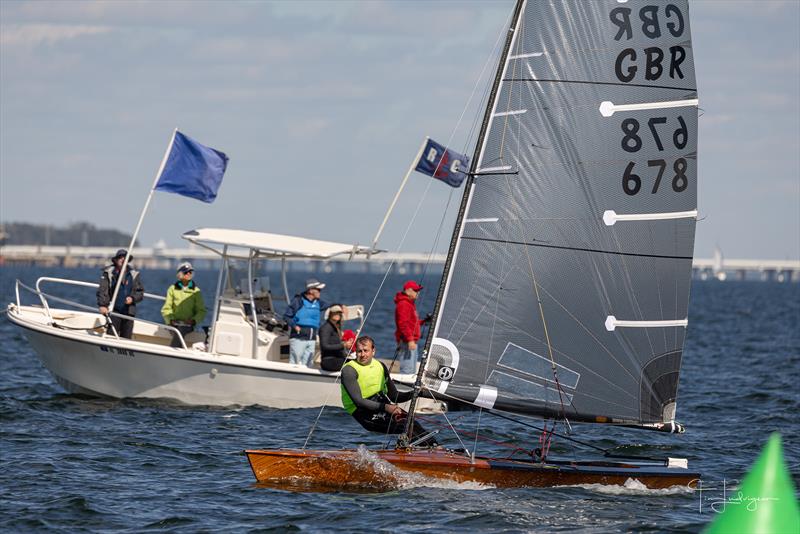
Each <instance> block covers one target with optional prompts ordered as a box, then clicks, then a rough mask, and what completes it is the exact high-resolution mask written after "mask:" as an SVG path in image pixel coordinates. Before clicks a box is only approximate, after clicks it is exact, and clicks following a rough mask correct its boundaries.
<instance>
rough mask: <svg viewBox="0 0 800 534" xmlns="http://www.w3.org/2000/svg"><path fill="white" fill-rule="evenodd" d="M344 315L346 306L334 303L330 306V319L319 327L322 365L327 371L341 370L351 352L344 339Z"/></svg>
mask: <svg viewBox="0 0 800 534" xmlns="http://www.w3.org/2000/svg"><path fill="white" fill-rule="evenodd" d="M343 316H344V308H343V307H342V306H341V305H340V304H332V305H331V307H330V308H328V320H327V321H325V322H324V323H323V324H322V326H320V327H319V348H320V352H321V356H322V358H321V359H320V367H322V368H323V369H324V370H325V371H339V370H340V369H341V368H342V365H343V364H344V361H345V360H346V359H347V354H348V353H349V352H350V350H349V349H350V347H345V345H344V340H343V339H342V336H343V334H342V317H343ZM351 345H352V343H351Z"/></svg>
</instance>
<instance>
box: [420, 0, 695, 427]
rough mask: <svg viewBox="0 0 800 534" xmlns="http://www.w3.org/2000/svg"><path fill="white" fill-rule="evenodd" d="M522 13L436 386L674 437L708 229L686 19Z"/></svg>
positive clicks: (566, 11) (474, 398) (462, 246)
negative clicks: (702, 231) (696, 275)
mask: <svg viewBox="0 0 800 534" xmlns="http://www.w3.org/2000/svg"><path fill="white" fill-rule="evenodd" d="M519 7H521V9H519ZM519 7H518V9H519V15H518V17H517V18H516V19H515V20H514V21H513V23H512V28H511V30H512V35H511V37H510V41H509V45H508V47H507V51H506V52H505V53H504V55H503V57H502V58H501V62H500V65H499V71H498V81H496V84H495V87H494V91H493V93H492V98H491V99H490V102H489V106H488V109H487V115H486V119H485V121H484V128H483V130H482V133H481V138H480V139H479V141H478V144H477V149H476V154H475V156H474V157H473V166H472V174H471V176H470V179H469V181H468V182H467V186H466V189H465V193H464V194H465V198H464V201H463V204H462V212H461V214H460V217H459V220H458V222H457V226H456V231H455V234H454V238H453V242H452V243H451V250H450V255H449V261H448V264H447V265H446V270H445V278H444V279H443V283H442V287H441V288H440V294H439V299H438V300H437V314H436V325H435V329H434V332H433V335H432V339H431V340H430V341H429V346H428V352H429V359H428V362H427V366H426V370H425V372H424V374H423V383H424V385H425V386H426V387H427V388H428V389H429V390H431V391H432V392H433V393H434V394H443V395H446V396H449V397H454V398H458V399H462V400H464V401H467V402H471V403H473V404H475V405H477V406H483V407H486V408H494V409H501V410H506V411H511V412H517V413H525V414H535V415H540V416H545V417H562V416H563V417H567V418H568V419H574V420H583V421H592V422H613V423H627V424H646V423H659V422H667V421H671V420H674V416H675V401H676V397H677V387H678V376H679V372H680V365H681V355H682V351H683V343H684V338H685V331H686V321H687V310H688V299H689V289H690V282H691V269H692V254H693V249H694V231H695V222H696V215H697V212H696V207H697V90H696V83H695V75H694V62H693V54H692V45H691V38H690V32H689V12H688V5H687V2H686V1H680V0H678V1H673V2H667V3H662V2H618V1H616V0H602V1H600V0H597V1H588V2H587V1H583V0H574V1H556V0H553V1H544V0H542V1H528V2H522V4H521V6H519Z"/></svg>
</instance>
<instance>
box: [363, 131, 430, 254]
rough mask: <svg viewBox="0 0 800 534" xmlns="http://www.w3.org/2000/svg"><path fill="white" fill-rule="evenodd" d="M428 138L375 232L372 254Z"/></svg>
mask: <svg viewBox="0 0 800 534" xmlns="http://www.w3.org/2000/svg"><path fill="white" fill-rule="evenodd" d="M428 139H429V137H428V136H425V139H423V140H422V145H421V146H420V147H419V150H418V151H417V155H416V156H414V161H412V162H411V166H410V167H409V168H408V171H407V172H406V175H405V176H404V177H403V181H402V182H400V189H398V190H397V193H395V195H394V199H392V203H391V204H390V205H389V210H388V211H387V212H386V215H385V216H384V218H383V222H382V223H381V226H380V227H379V228H378V233H377V234H375V239H373V240H372V246H371V247H370V252H369V254H371V253H372V251H373V250H375V247H376V246H377V245H378V239H379V238H380V237H381V234H382V233H383V227H384V226H386V221H388V220H389V216H390V215H391V214H392V211H393V210H394V206H395V204H397V199H398V198H400V193H402V192H403V188H404V187H405V186H406V182H408V177H409V176H411V173H412V172H414V168H415V167H416V166H417V164H418V163H419V158H421V157H422V152H423V151H424V150H425V146H426V145H427V144H428Z"/></svg>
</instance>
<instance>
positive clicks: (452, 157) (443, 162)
mask: <svg viewBox="0 0 800 534" xmlns="http://www.w3.org/2000/svg"><path fill="white" fill-rule="evenodd" d="M468 166H469V158H468V157H467V156H465V155H463V154H459V153H458V152H454V151H453V150H450V149H448V148H447V147H444V146H442V145H440V144H439V143H437V142H436V141H434V140H433V139H428V142H427V143H426V145H425V149H424V150H423V151H422V156H421V157H420V158H419V161H418V162H417V166H416V167H415V170H416V171H419V172H421V173H423V174H427V175H428V176H433V177H434V178H436V179H437V180H441V181H443V182H444V183H446V184H447V185H449V186H451V187H459V186H460V185H461V183H462V182H463V181H464V178H466V177H467V167H468Z"/></svg>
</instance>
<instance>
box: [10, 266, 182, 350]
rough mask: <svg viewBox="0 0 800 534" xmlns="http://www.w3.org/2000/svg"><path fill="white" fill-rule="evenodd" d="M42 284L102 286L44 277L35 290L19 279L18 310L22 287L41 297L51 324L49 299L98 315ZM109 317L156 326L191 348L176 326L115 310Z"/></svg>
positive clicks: (115, 332)
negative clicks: (43, 288)
mask: <svg viewBox="0 0 800 534" xmlns="http://www.w3.org/2000/svg"><path fill="white" fill-rule="evenodd" d="M42 282H56V283H62V284H67V285H75V286H82V287H99V286H100V284H97V283H94V282H81V281H79V280H68V279H64V278H51V277H48V276H42V277H41V278H39V279H38V280H36V287H35V288H33V287H30V286H28V285H26V284H24V283H22V282H21V281H20V280H19V279H17V283H16V287H15V288H14V291H15V293H16V297H17V308H19V307H21V306H22V302H21V301H20V296H19V288H20V287H21V288H23V289H25V290H27V291H30V292H31V293H33V294H35V295H37V296H38V297H39V300H40V301H41V302H42V308H43V309H44V311H45V315H46V317H47V318H48V319H49V320H50V321H51V322H55V319H54V318H53V315H52V313H51V312H50V306H49V304H48V299H50V300H53V301H54V302H60V303H62V304H67V305H69V306H74V307H75V308H78V309H80V310H85V311H89V312H93V313H98V312H97V309H96V308H94V307H92V306H87V305H86V304H81V303H80V302H75V301H74V300H70V299H65V298H62V297H57V296H55V295H50V294H48V293H45V292H44V291H42V290H41V283H42ZM144 296H145V297H146V298H150V299H154V300H162V301H163V300H166V298H165V297H163V296H161V295H154V294H152V293H145V294H144ZM108 315H109V316H114V317H119V318H121V319H126V320H129V321H135V322H139V323H142V324H149V325H153V326H156V327H159V328H164V329H166V330H168V331H170V332H172V333H173V335H174V334H177V336H178V339H180V342H181V347H182V348H184V349H187V350H188V348H189V347H188V346H187V345H186V340H185V339H184V337H183V334H181V332H180V330H178V329H177V328H175V327H174V326H171V325H168V324H163V323H156V322H154V321H148V320H147V319H140V318H138V317H131V316H130V315H124V314H121V313H117V312H115V311H113V310H109V312H108ZM112 331H113V333H114V337H116V338H117V339H119V333H118V332H117V331H116V329H115V328H113V327H112Z"/></svg>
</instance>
